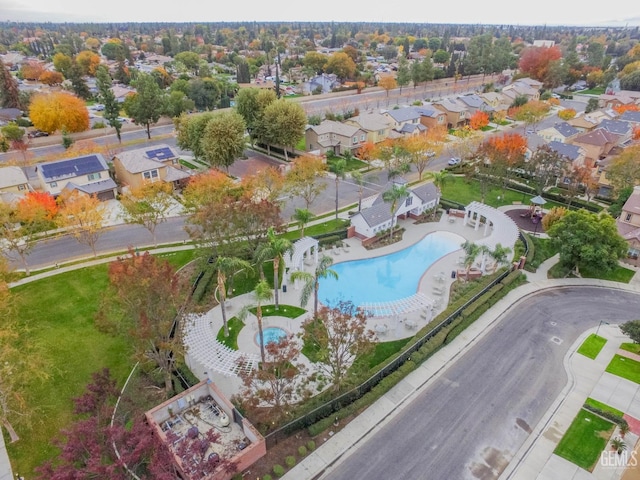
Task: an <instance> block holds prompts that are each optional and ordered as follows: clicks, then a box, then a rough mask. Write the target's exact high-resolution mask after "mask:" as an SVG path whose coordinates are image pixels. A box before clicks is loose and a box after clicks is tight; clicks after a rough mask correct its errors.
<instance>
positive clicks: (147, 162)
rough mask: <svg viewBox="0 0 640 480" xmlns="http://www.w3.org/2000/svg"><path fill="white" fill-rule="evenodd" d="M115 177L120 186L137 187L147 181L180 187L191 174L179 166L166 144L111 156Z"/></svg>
mask: <svg viewBox="0 0 640 480" xmlns="http://www.w3.org/2000/svg"><path fill="white" fill-rule="evenodd" d="M113 166H114V168H115V172H116V179H117V180H118V183H120V184H121V185H122V186H126V187H129V188H138V187H140V186H141V185H143V184H145V183H148V182H167V183H171V184H172V185H173V187H174V188H176V189H180V188H182V186H183V185H184V183H185V182H186V181H187V179H188V178H189V177H190V176H191V174H190V173H189V172H187V171H185V170H182V169H181V167H180V162H179V159H178V156H177V155H176V154H175V152H174V151H173V150H172V149H171V147H169V146H168V145H155V146H153V147H143V148H137V149H135V150H128V151H126V152H121V153H118V154H117V155H116V156H115V157H113Z"/></svg>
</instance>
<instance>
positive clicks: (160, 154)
mask: <svg viewBox="0 0 640 480" xmlns="http://www.w3.org/2000/svg"><path fill="white" fill-rule="evenodd" d="M174 156H175V155H174V154H173V152H172V151H171V149H170V148H169V147H162V148H156V149H154V150H147V157H149V158H155V159H156V160H166V159H167V158H173V157H174Z"/></svg>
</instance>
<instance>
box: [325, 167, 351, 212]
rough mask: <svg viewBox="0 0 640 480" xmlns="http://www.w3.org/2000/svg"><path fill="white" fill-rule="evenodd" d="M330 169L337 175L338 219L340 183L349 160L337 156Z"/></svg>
mask: <svg viewBox="0 0 640 480" xmlns="http://www.w3.org/2000/svg"><path fill="white" fill-rule="evenodd" d="M329 171H330V172H331V173H333V174H334V175H335V176H336V220H337V219H338V184H339V182H340V180H341V179H343V178H344V177H345V174H346V173H347V161H346V160H345V159H344V158H337V159H336V160H334V161H333V163H331V165H329Z"/></svg>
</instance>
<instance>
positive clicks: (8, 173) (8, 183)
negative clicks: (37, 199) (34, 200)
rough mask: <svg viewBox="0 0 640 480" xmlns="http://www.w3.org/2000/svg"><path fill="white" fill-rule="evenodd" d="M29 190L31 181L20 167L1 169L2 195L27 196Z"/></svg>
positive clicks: (0, 189) (0, 184)
mask: <svg viewBox="0 0 640 480" xmlns="http://www.w3.org/2000/svg"><path fill="white" fill-rule="evenodd" d="M29 190H31V186H30V185H29V180H28V179H27V176H26V175H25V173H24V171H23V170H22V169H21V168H20V167H2V168H0V193H14V194H26V193H27V192H28V191H29Z"/></svg>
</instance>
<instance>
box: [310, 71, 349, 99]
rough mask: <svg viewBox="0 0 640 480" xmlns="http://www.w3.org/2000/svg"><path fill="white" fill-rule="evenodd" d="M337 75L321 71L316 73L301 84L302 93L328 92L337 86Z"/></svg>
mask: <svg viewBox="0 0 640 480" xmlns="http://www.w3.org/2000/svg"><path fill="white" fill-rule="evenodd" d="M339 86H340V82H338V77H337V76H336V75H335V74H334V73H323V74H322V75H316V76H315V77H313V78H311V79H309V80H308V81H306V82H304V83H303V84H302V93H303V94H304V95H312V94H313V93H316V92H320V93H329V92H331V91H332V90H333V89H334V88H336V87H339Z"/></svg>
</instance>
